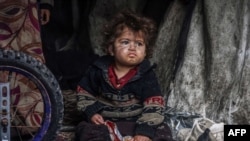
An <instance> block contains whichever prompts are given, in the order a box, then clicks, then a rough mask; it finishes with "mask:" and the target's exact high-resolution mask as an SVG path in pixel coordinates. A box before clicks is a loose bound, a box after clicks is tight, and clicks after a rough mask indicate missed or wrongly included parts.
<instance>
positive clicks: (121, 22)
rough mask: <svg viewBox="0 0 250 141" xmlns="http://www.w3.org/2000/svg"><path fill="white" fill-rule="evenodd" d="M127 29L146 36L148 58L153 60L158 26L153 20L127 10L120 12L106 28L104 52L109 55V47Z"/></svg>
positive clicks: (104, 32)
mask: <svg viewBox="0 0 250 141" xmlns="http://www.w3.org/2000/svg"><path fill="white" fill-rule="evenodd" d="M125 27H128V28H129V29H131V30H133V31H134V32H139V31H140V32H142V33H143V34H144V36H143V38H144V41H145V44H146V58H151V57H152V54H153V47H154V44H155V40H156V34H157V28H156V24H155V22H154V21H153V20H152V19H149V18H146V17H143V16H141V15H139V14H136V13H134V12H133V11H131V10H127V9H126V10H122V11H121V12H119V13H118V14H117V15H115V16H114V17H113V19H112V20H111V21H109V22H108V24H106V25H105V26H104V31H103V34H104V35H103V37H104V38H103V44H102V49H103V51H104V52H105V53H107V54H108V53H109V52H108V48H109V46H110V45H113V43H114V41H115V39H116V38H117V37H118V36H120V35H121V33H122V31H123V29H124V28H125Z"/></svg>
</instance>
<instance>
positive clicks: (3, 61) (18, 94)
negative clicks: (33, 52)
mask: <svg viewBox="0 0 250 141" xmlns="http://www.w3.org/2000/svg"><path fill="white" fill-rule="evenodd" d="M0 82H9V85H10V86H9V87H10V103H11V104H10V114H11V115H10V116H11V118H10V119H11V125H10V126H11V127H10V133H11V140H15V141H16V140H20V141H26V140H27V141H31V140H33V141H42V140H43V141H52V140H53V139H54V138H55V137H56V134H57V132H58V131H59V128H60V127H61V125H62V121H63V110H64V108H63V96H62V93H61V89H60V86H59V84H58V82H57V80H56V79H55V77H54V75H53V74H52V73H51V71H50V70H49V69H48V68H47V67H46V66H45V65H44V64H42V63H41V62H40V61H38V60H36V59H34V58H33V57H31V56H29V55H27V54H25V53H22V52H18V51H13V50H0ZM0 113H1V112H0Z"/></svg>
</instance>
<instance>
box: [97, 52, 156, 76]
mask: <svg viewBox="0 0 250 141" xmlns="http://www.w3.org/2000/svg"><path fill="white" fill-rule="evenodd" d="M113 62H114V58H113V57H112V56H110V55H105V56H102V57H100V58H99V59H97V60H96V62H95V63H94V66H96V67H97V68H99V69H101V70H103V71H104V72H105V73H106V72H108V67H109V65H110V64H111V63H113ZM153 68H156V64H152V63H151V62H150V61H149V60H146V59H144V60H143V61H142V63H141V64H139V67H138V73H137V75H139V76H141V75H142V74H144V73H146V72H148V71H149V70H151V69H153Z"/></svg>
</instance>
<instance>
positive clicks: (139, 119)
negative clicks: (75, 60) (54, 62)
mask: <svg viewBox="0 0 250 141" xmlns="http://www.w3.org/2000/svg"><path fill="white" fill-rule="evenodd" d="M103 33H104V44H103V49H104V51H105V52H106V53H107V55H105V56H103V57H100V58H99V59H98V60H97V61H96V62H95V63H94V64H93V65H92V66H91V67H90V68H89V70H88V72H87V74H86V76H85V77H84V78H82V80H81V81H80V83H79V86H78V88H77V91H78V94H77V98H78V101H77V106H78V107H77V108H78V110H80V111H81V112H82V113H83V114H84V117H86V121H87V122H86V121H83V122H81V123H80V124H79V125H78V126H77V128H76V139H77V140H81V141H85V140H86V141H91V140H95V141H97V140H98V141H102V140H103V141H108V140H110V137H109V131H108V128H107V127H106V126H105V121H107V120H108V121H112V122H114V123H116V125H117V126H118V129H119V131H120V132H121V134H122V135H123V136H132V139H130V141H151V140H153V141H157V140H158V141H160V140H161V141H172V135H171V132H170V129H169V127H168V126H167V125H166V124H163V121H164V114H163V112H164V107H165V102H164V98H163V96H162V93H161V90H160V87H159V84H158V82H157V78H156V76H155V73H154V71H153V69H154V65H153V66H151V64H150V62H149V61H148V60H147V59H148V58H150V57H151V55H152V51H153V45H154V41H155V37H156V27H155V24H154V22H153V21H152V20H150V19H148V18H145V17H141V16H139V15H136V14H135V13H133V12H131V11H128V10H124V11H122V12H120V13H119V14H117V15H116V16H115V17H114V18H113V19H112V20H111V21H110V22H109V24H107V25H106V26H105V30H104V32H103ZM90 123H91V124H90ZM159 127H161V129H160V128H159Z"/></svg>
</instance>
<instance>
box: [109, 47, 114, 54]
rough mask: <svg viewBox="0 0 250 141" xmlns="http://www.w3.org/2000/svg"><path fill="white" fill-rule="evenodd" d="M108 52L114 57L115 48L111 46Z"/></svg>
mask: <svg viewBox="0 0 250 141" xmlns="http://www.w3.org/2000/svg"><path fill="white" fill-rule="evenodd" d="M108 52H109V54H110V55H111V56H114V48H113V46H112V45H110V46H109V47H108Z"/></svg>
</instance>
